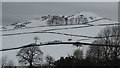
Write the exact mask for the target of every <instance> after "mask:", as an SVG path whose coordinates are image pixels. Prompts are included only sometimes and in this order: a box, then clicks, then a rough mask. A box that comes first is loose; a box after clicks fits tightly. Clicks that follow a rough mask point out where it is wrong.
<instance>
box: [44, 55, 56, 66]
mask: <svg viewBox="0 0 120 68" xmlns="http://www.w3.org/2000/svg"><path fill="white" fill-rule="evenodd" d="M45 59H46V61H47V62H48V63H49V66H50V65H51V64H53V62H54V58H53V57H51V56H50V55H47V56H46V58H45Z"/></svg>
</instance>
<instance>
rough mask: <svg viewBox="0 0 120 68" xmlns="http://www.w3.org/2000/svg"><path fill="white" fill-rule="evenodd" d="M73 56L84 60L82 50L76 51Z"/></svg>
mask: <svg viewBox="0 0 120 68" xmlns="http://www.w3.org/2000/svg"><path fill="white" fill-rule="evenodd" d="M73 56H74V57H75V58H77V59H79V60H81V59H82V58H83V51H82V50H80V49H76V50H75V51H74V53H73Z"/></svg>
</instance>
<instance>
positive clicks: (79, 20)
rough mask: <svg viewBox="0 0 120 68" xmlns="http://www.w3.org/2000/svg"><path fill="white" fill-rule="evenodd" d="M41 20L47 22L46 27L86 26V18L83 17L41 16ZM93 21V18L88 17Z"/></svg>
mask: <svg viewBox="0 0 120 68" xmlns="http://www.w3.org/2000/svg"><path fill="white" fill-rule="evenodd" d="M41 18H42V19H43V20H47V25H49V26H59V25H72V24H86V23H88V19H87V17H85V16H84V15H78V16H77V17H73V16H68V17H65V16H50V15H48V16H42V17H41ZM90 18H91V19H93V17H90Z"/></svg>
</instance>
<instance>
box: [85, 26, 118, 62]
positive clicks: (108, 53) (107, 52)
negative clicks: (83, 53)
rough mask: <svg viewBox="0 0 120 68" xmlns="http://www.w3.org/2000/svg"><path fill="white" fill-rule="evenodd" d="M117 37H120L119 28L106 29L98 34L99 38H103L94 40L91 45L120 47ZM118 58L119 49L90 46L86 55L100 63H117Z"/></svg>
mask: <svg viewBox="0 0 120 68" xmlns="http://www.w3.org/2000/svg"><path fill="white" fill-rule="evenodd" d="M119 35H120V26H113V27H106V28H104V29H103V30H102V31H101V32H100V33H99V34H98V36H99V37H103V38H99V39H97V40H95V41H94V42H93V43H96V44H105V45H115V46H116V45H120V36H119ZM109 36H113V37H109ZM119 56H120V48H117V47H106V46H99V47H97V46H91V47H90V49H89V51H88V53H87V57H89V58H90V57H91V58H92V59H94V60H95V59H96V60H102V61H109V60H116V61H117V59H119ZM92 59H91V60H92ZM92 61H93V60H92ZM116 61H115V62H116ZM97 62H98V61H97Z"/></svg>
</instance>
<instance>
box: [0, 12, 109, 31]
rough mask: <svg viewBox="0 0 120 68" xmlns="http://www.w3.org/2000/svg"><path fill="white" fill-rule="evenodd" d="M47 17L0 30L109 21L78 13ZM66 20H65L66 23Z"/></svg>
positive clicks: (86, 13) (87, 13)
mask: <svg viewBox="0 0 120 68" xmlns="http://www.w3.org/2000/svg"><path fill="white" fill-rule="evenodd" d="M48 16H49V15H48ZM48 16H41V18H35V19H33V20H29V21H27V22H18V23H13V24H10V25H6V26H2V27H1V30H5V31H7V30H14V29H21V28H31V27H37V26H53V25H54V26H62V25H75V24H76V25H80V24H87V23H89V22H90V23H91V22H92V23H94V21H102V20H103V21H104V20H106V21H107V22H109V20H110V19H107V18H102V17H101V16H98V15H96V14H94V13H92V12H80V13H77V14H75V15H71V16H64V15H63V16H56V15H52V16H50V17H49V18H48ZM45 18H46V19H45ZM66 18H67V23H66ZM51 21H52V23H51ZM56 21H57V22H56ZM97 24H98V23H97Z"/></svg>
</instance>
